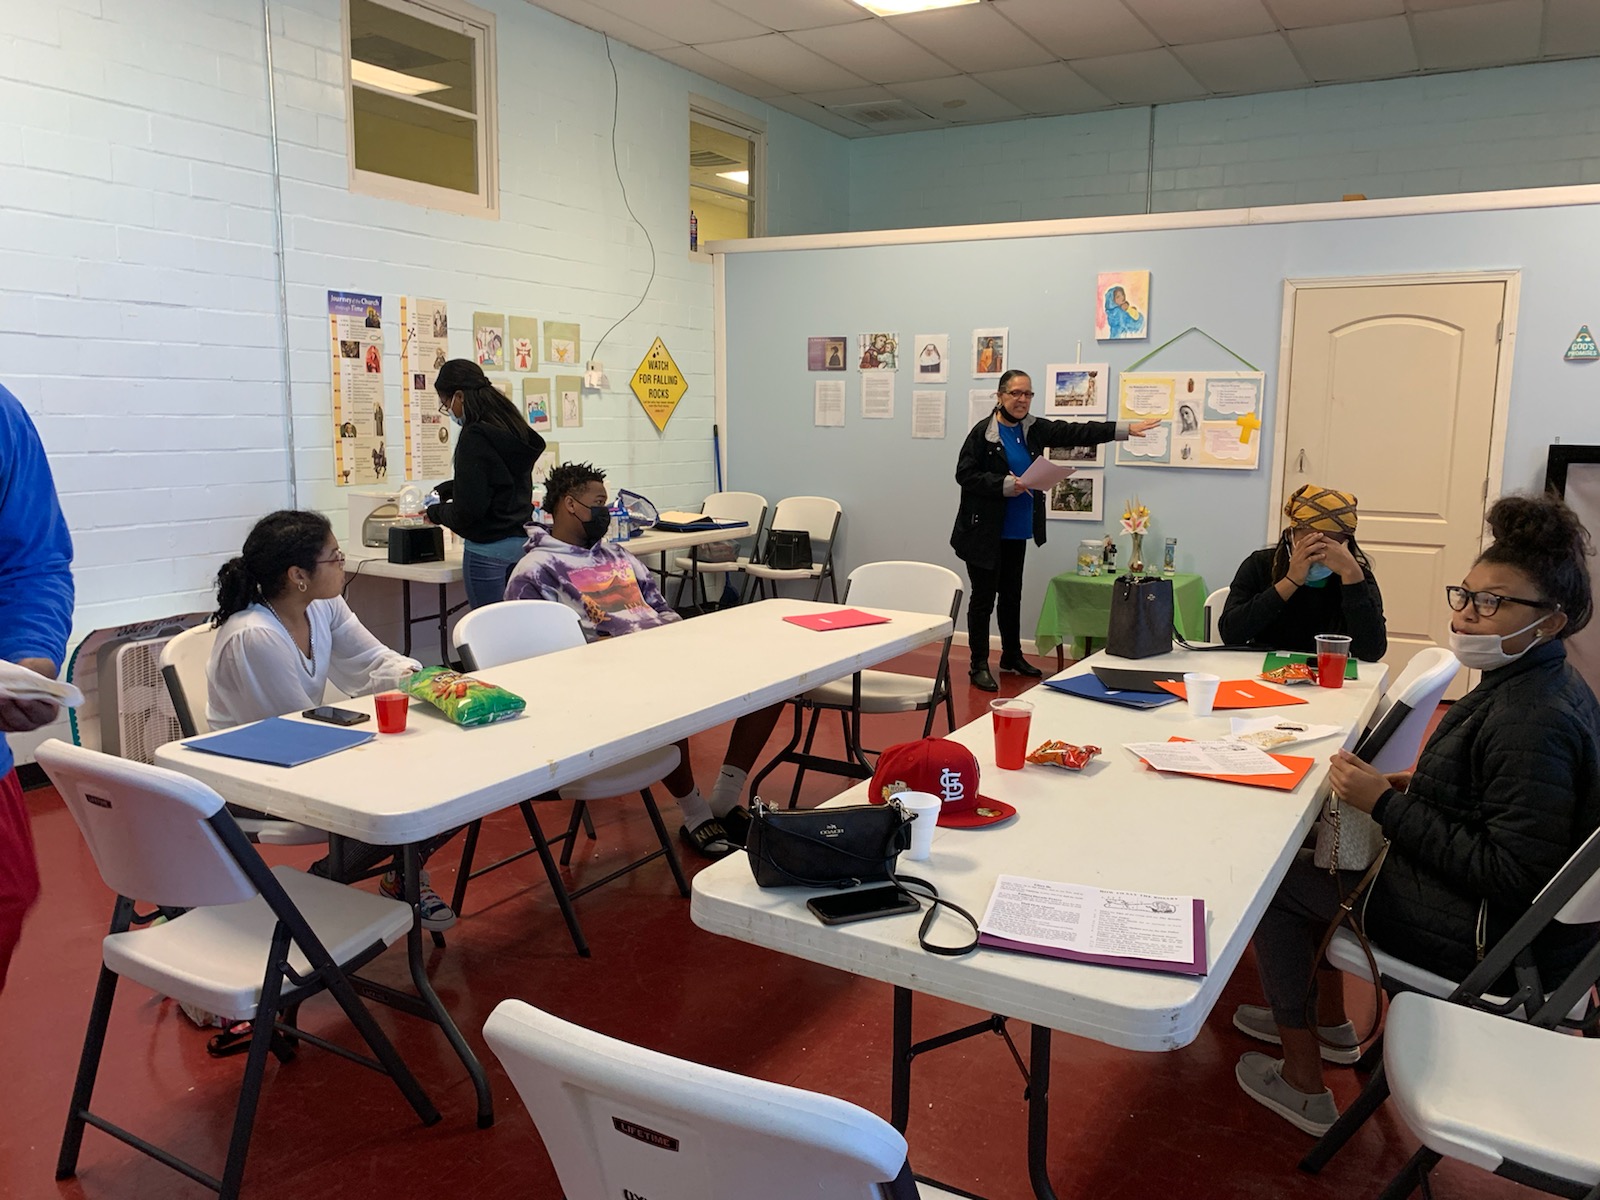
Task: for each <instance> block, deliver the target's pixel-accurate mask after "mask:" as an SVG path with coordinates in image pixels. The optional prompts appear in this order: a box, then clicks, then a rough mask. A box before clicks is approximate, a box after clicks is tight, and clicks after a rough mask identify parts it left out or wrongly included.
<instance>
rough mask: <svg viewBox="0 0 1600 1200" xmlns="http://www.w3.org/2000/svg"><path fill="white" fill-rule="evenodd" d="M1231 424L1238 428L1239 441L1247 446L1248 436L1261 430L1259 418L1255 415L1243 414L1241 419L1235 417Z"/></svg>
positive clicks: (1248, 442)
mask: <svg viewBox="0 0 1600 1200" xmlns="http://www.w3.org/2000/svg"><path fill="white" fill-rule="evenodd" d="M1233 423H1234V424H1235V425H1237V426H1238V427H1239V441H1240V443H1241V444H1243V445H1246V446H1248V445H1249V444H1250V435H1251V434H1252V433H1254V432H1255V431H1256V430H1258V429H1260V428H1261V418H1260V417H1258V416H1256V415H1255V413H1245V415H1244V416H1242V417H1235V418H1234V419H1233Z"/></svg>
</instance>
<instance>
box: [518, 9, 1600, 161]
mask: <svg viewBox="0 0 1600 1200" xmlns="http://www.w3.org/2000/svg"><path fill="white" fill-rule="evenodd" d="M531 2H533V3H536V4H537V5H538V6H539V7H540V8H543V9H546V10H548V11H549V12H552V13H555V14H557V15H558V16H562V17H566V18H567V19H568V20H571V21H576V22H577V23H578V24H580V25H585V26H588V27H589V28H590V29H594V30H598V31H599V32H602V33H607V34H610V35H611V36H612V37H614V38H616V39H617V40H618V41H622V42H626V43H628V44H629V45H631V46H635V47H637V48H638V49H640V50H646V51H649V52H650V53H652V54H655V55H658V56H659V57H661V58H664V59H666V60H667V61H668V62H673V63H677V64H678V65H679V66H681V67H686V68H688V69H689V70H691V71H694V72H695V73H697V74H699V75H704V76H705V77H706V78H708V79H714V80H717V81H718V82H719V83H724V84H726V85H727V86H729V87H731V88H733V89H735V90H736V91H740V92H743V93H744V94H746V95H748V96H754V97H756V98H758V99H761V100H764V101H766V102H767V103H768V104H771V105H773V106H774V107H775V108H781V109H783V110H784V111H786V112H791V113H794V114H795V115H797V116H801V117H804V118H806V119H807V120H809V121H812V122H815V123H816V124H818V125H821V126H822V127H823V128H825V129H831V130H833V131H834V132H836V133H841V134H844V135H845V136H847V137H864V136H868V135H871V134H876V133H901V132H905V131H908V130H917V129H938V128H943V127H947V126H952V125H974V124H982V123H985V122H991V121H1008V120H1015V119H1017V118H1020V117H1034V116H1053V115H1060V114H1064V113H1082V112H1093V111H1095V110H1097V109H1106V108H1115V107H1119V106H1123V105H1146V104H1168V103H1172V102H1173V101H1179V100H1199V99H1203V98H1205V97H1208V96H1237V95H1243V94H1247V93H1251V92H1273V91H1281V90H1283V89H1286V88H1300V87H1311V86H1313V85H1315V84H1322V83H1350V82H1354V81H1357V80H1364V79H1393V78H1396V77H1400V76H1406V75H1420V74H1428V73H1432V72H1438V71H1459V70H1464V69H1468V68H1473V67H1497V66H1507V65H1510V64H1513V63H1528V62H1537V61H1540V60H1544V59H1560V58H1582V57H1587V56H1591V55H1600V0H982V3H979V4H969V5H963V6H961V7H957V8H945V9H936V10H934V11H931V12H924V13H912V14H907V15H905V16H898V17H876V16H873V15H872V14H871V13H869V12H867V11H866V9H864V8H861V7H859V6H857V5H856V4H854V3H852V2H851V0H531Z"/></svg>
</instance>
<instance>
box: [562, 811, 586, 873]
mask: <svg viewBox="0 0 1600 1200" xmlns="http://www.w3.org/2000/svg"><path fill="white" fill-rule="evenodd" d="M588 811H589V805H588V802H587V801H584V800H574V801H573V802H572V819H571V820H570V821H568V822H567V831H566V833H564V834H562V835H561V865H562V866H563V867H565V866H569V865H571V863H572V848H573V846H575V845H577V843H578V829H579V827H581V826H582V824H583V818H584V817H585V816H586V815H588ZM590 836H591V837H593V836H594V835H593V834H591V835H590Z"/></svg>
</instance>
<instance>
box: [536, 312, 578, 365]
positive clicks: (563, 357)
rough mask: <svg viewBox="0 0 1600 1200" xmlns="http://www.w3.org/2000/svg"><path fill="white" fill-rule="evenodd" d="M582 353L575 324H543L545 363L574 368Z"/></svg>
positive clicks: (569, 322)
mask: <svg viewBox="0 0 1600 1200" xmlns="http://www.w3.org/2000/svg"><path fill="white" fill-rule="evenodd" d="M582 353H583V345H582V340H581V339H580V338H579V336H578V326H577V324H576V323H575V322H572V321H546V322H545V323H544V360H545V362H553V363H559V364H560V365H561V366H563V367H575V366H577V365H578V356H579V355H580V354H582Z"/></svg>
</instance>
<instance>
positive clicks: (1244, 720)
mask: <svg viewBox="0 0 1600 1200" xmlns="http://www.w3.org/2000/svg"><path fill="white" fill-rule="evenodd" d="M1338 732H1339V726H1337V725H1307V724H1304V723H1303V722H1300V721H1285V720H1284V719H1283V718H1282V717H1234V718H1233V728H1232V730H1231V731H1230V732H1229V733H1228V737H1229V738H1231V739H1232V740H1233V741H1236V742H1243V743H1245V745H1247V746H1254V747H1255V748H1256V749H1258V750H1276V749H1277V748H1278V747H1279V746H1292V745H1293V744H1294V743H1295V742H1314V741H1316V740H1317V739H1318V738H1325V737H1328V736H1330V735H1332V734H1335V733H1338Z"/></svg>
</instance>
